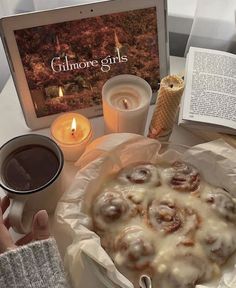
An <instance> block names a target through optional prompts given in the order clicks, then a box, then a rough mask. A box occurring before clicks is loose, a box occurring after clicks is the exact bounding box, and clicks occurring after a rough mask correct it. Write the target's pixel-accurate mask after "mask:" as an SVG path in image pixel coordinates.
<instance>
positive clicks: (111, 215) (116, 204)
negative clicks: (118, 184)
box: [92, 192, 132, 230]
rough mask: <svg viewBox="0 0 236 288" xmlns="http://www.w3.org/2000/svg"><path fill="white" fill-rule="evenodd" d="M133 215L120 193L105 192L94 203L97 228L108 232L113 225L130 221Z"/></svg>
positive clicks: (93, 214)
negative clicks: (126, 220)
mask: <svg viewBox="0 0 236 288" xmlns="http://www.w3.org/2000/svg"><path fill="white" fill-rule="evenodd" d="M131 213H132V209H131V206H130V205H129V202H128V201H127V200H126V199H124V198H123V196H122V195H121V194H120V193H118V192H105V193H103V194H100V195H99V196H98V197H97V198H96V199H95V201H94V204H93V207H92V217H93V223H94V226H95V228H97V229H99V230H106V229H107V228H108V227H109V225H111V224H112V223H115V222H118V220H119V221H122V220H125V219H128V218H129V216H130V215H131Z"/></svg>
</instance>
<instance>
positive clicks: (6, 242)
mask: <svg viewBox="0 0 236 288" xmlns="http://www.w3.org/2000/svg"><path fill="white" fill-rule="evenodd" d="M9 205H10V200H9V198H8V197H4V198H3V199H2V200H1V198H0V253H3V252H6V251H8V250H11V249H15V248H16V247H17V246H18V245H24V244H27V243H29V242H31V241H34V240H43V239H47V238H49V236H50V232H49V223H48V214H47V212H46V211H45V210H41V211H39V212H37V213H36V214H35V215H34V219H33V223H32V231H31V232H30V233H29V234H27V235H25V236H24V237H23V238H21V239H19V240H18V241H16V242H14V240H13V239H12V237H11V235H10V232H9V228H10V224H9V221H8V218H5V219H4V218H3V214H4V212H5V211H6V210H7V208H8V207H9Z"/></svg>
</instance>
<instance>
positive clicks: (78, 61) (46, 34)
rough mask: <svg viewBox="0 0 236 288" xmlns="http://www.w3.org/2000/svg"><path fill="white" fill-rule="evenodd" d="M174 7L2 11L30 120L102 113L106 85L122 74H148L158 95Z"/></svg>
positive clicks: (146, 2) (120, 0) (43, 123)
mask: <svg viewBox="0 0 236 288" xmlns="http://www.w3.org/2000/svg"><path fill="white" fill-rule="evenodd" d="M166 10H167V9H166V1H165V0H129V1H127V0H109V1H102V2H98V3H90V4H85V5H79V6H72V7H66V8H60V9H55V10H47V11H42V12H34V13H28V14H21V15H17V16H10V17H6V18H2V19H1V22H0V30H1V36H2V40H3V43H4V47H5V50H6V54H7V56H8V61H9V65H10V68H11V72H12V75H13V79H14V83H15V86H16V90H17V93H18V96H19V100H20V103H21V106H22V110H23V112H24V116H25V120H26V123H27V125H28V126H29V127H30V128H31V129H39V128H43V127H48V126H49V125H50V124H51V122H52V121H53V120H54V119H55V117H57V115H58V114H59V113H64V112H68V111H79V112H80V113H81V114H83V115H85V116H87V117H95V116H99V115H102V97H101V90H102V86H103V84H104V83H105V81H106V80H108V79H109V78H111V77H113V76H116V75H119V74H133V75H137V76H140V77H142V78H143V79H145V80H146V81H148V82H149V84H150V85H151V87H152V90H153V93H154V94H155V92H156V91H157V90H158V86H159V82H160V79H161V78H162V77H164V76H165V75H166V74H167V73H168V69H169V67H168V62H169V61H168V58H169V57H168V50H169V49H168V36H167V35H168V34H167V27H166ZM153 100H154V97H153Z"/></svg>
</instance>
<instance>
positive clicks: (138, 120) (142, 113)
mask: <svg viewBox="0 0 236 288" xmlns="http://www.w3.org/2000/svg"><path fill="white" fill-rule="evenodd" d="M151 96H152V89H151V87H150V85H149V84H148V83H147V82H146V81H145V80H144V79H142V78H140V77H137V76H134V75H126V74H125V75H119V76H115V77H113V78H111V79H109V80H108V81H107V82H106V83H105V84H104V86H103V89H102V100H103V115H104V124H105V132H106V133H115V132H129V133H137V134H141V135H142V134H144V130H145V125H146V120H147V113H148V109H149V104H150V101H151Z"/></svg>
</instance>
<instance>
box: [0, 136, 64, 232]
mask: <svg viewBox="0 0 236 288" xmlns="http://www.w3.org/2000/svg"><path fill="white" fill-rule="evenodd" d="M27 145H39V146H43V147H45V148H47V149H49V150H50V151H51V152H53V154H54V156H56V158H57V160H58V164H57V165H58V167H55V173H54V174H53V175H52V177H51V178H50V180H49V181H47V182H46V183H45V184H43V185H41V186H39V187H36V188H34V189H31V190H16V189H15V188H13V187H11V185H10V184H9V183H7V182H6V181H5V180H4V177H3V173H4V171H3V170H4V167H3V166H4V165H5V164H4V163H6V162H7V158H8V157H9V155H10V154H11V153H14V151H16V150H17V149H20V148H24V147H25V146H27ZM32 161H34V159H33V157H32ZM63 165H64V159H63V154H62V151H61V150H60V148H59V147H58V145H57V144H56V143H55V142H54V141H53V140H51V139H50V138H48V137H46V136H42V135H37V134H27V135H22V136H19V137H15V138H13V139H11V140H10V141H8V142H7V143H5V144H4V145H3V146H2V147H1V148H0V186H1V187H2V189H3V190H4V192H5V193H6V194H7V195H8V197H9V198H10V199H11V205H10V208H9V214H8V218H9V222H10V225H11V226H12V228H13V229H14V230H15V231H16V232H18V233H23V234H25V233H28V232H30V230H31V224H32V219H33V216H34V214H35V213H36V212H37V211H39V210H41V209H43V210H46V211H47V212H48V213H49V214H51V213H53V212H54V210H55V208H56V205H57V202H58V200H59V198H60V196H61V195H62V192H63V183H62V170H63ZM40 169H41V167H38V170H37V173H39V174H40ZM9 171H10V170H9Z"/></svg>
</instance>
